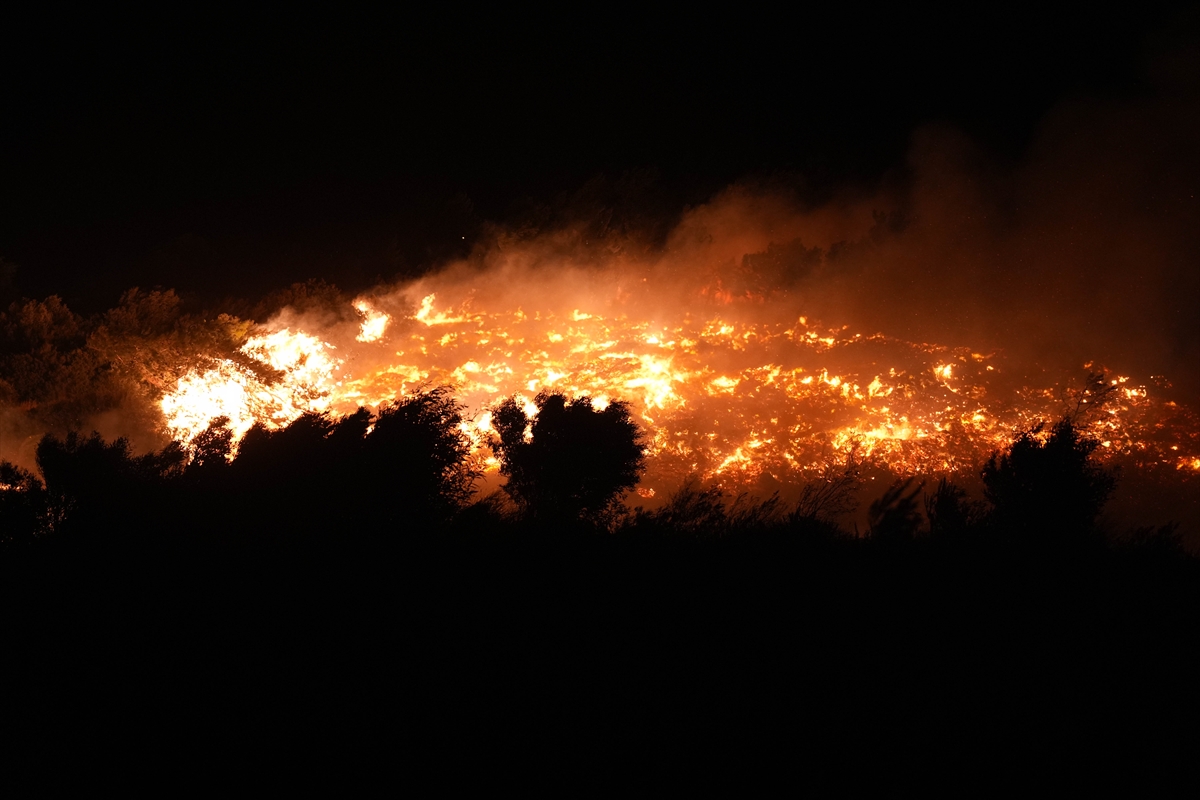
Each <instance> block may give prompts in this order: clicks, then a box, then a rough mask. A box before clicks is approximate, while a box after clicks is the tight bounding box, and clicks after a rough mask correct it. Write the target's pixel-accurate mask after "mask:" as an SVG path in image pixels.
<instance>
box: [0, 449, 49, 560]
mask: <svg viewBox="0 0 1200 800" xmlns="http://www.w3.org/2000/svg"><path fill="white" fill-rule="evenodd" d="M47 512H48V507H47V504H46V490H45V487H44V486H42V482H41V481H40V480H38V478H37V476H36V475H34V474H33V473H32V472H30V471H29V470H25V469H21V468H20V467H18V466H16V465H14V464H10V463H9V462H7V461H4V462H0V544H20V543H26V542H30V541H32V540H33V538H34V537H35V536H38V535H39V534H42V533H45V532H46V531H47V530H48V529H49V526H50V523H51V520H49V519H47Z"/></svg>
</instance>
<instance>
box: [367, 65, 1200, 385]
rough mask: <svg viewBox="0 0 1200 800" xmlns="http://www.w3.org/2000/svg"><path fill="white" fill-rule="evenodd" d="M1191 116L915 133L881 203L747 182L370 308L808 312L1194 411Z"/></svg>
mask: <svg viewBox="0 0 1200 800" xmlns="http://www.w3.org/2000/svg"><path fill="white" fill-rule="evenodd" d="M1177 72H1178V71H1177ZM1175 74H1177V73H1175ZM1196 101H1197V94H1196V86H1195V85H1194V83H1188V82H1187V81H1181V80H1178V79H1177V78H1172V77H1170V76H1168V78H1159V79H1158V81H1157V83H1156V84H1155V85H1154V89H1153V91H1152V92H1151V93H1149V94H1147V95H1145V96H1140V97H1132V98H1119V99H1106V100H1096V99H1077V100H1073V101H1070V102H1067V103H1064V104H1062V105H1060V106H1059V107H1058V108H1056V109H1055V110H1054V111H1053V112H1052V113H1050V114H1049V115H1048V116H1047V117H1046V118H1045V119H1044V120H1043V122H1042V124H1041V125H1040V127H1039V129H1038V131H1037V133H1036V136H1035V137H1034V139H1033V141H1032V143H1031V144H1030V146H1029V147H1028V149H1027V152H1026V153H1025V155H1024V157H1023V158H1022V159H1020V160H1019V161H1016V162H1005V161H1004V160H1002V159H1000V158H997V157H994V156H992V155H991V154H989V153H988V152H987V151H986V149H984V148H983V147H981V146H979V145H978V144H976V143H974V142H973V141H972V140H971V139H970V138H969V137H968V136H967V135H965V134H964V133H962V132H961V131H958V130H955V129H954V128H951V127H948V126H944V125H932V126H927V127H924V128H922V129H920V130H917V131H916V132H915V133H914V134H913V136H912V142H911V147H910V150H909V155H908V158H907V162H906V163H905V164H904V165H902V166H901V167H899V168H897V169H896V170H894V171H893V172H892V173H890V174H888V175H886V176H884V178H883V179H882V180H880V181H879V183H878V184H877V185H875V186H871V187H862V186H856V187H847V188H845V189H843V190H840V191H836V192H834V193H833V195H832V197H830V198H826V199H824V200H823V201H822V202H819V203H816V202H812V201H811V200H806V199H805V197H804V192H803V190H802V189H797V188H796V187H795V186H794V185H789V183H788V181H786V180H782V179H774V180H766V181H762V180H760V181H744V182H741V183H738V184H736V185H734V186H731V187H728V188H727V189H725V190H723V191H722V192H720V193H719V194H717V195H716V196H714V197H712V198H710V199H709V200H708V201H707V202H705V203H703V204H702V205H699V206H697V207H694V208H689V209H686V210H684V211H683V212H682V213H680V214H679V216H678V217H677V219H676V221H675V223H674V225H673V227H671V228H670V232H669V233H668V234H667V235H666V236H665V237H662V238H661V240H660V241H653V239H654V237H653V236H652V235H648V234H639V233H638V232H637V231H638V230H642V231H646V230H652V229H654V228H655V225H656V223H657V221H654V220H644V221H642V224H641V225H621V226H613V225H611V224H610V222H611V219H612V218H613V216H614V213H615V214H616V215H617V216H620V214H621V210H620V209H619V208H618V209H615V210H614V209H613V208H612V207H600V208H596V207H595V206H594V204H593V205H592V206H590V207H589V208H587V209H586V210H585V213H584V214H583V215H580V216H578V217H576V218H574V219H570V218H569V214H566V215H564V216H566V217H568V218H567V219H565V220H563V221H561V222H560V224H559V225H558V226H557V227H554V228H551V229H546V228H542V229H533V230H530V229H529V228H528V227H527V226H526V227H520V226H509V227H504V226H493V227H492V228H491V229H490V230H489V231H488V233H487V235H486V236H484V237H483V238H482V239H481V240H480V242H479V243H478V244H477V246H476V248H475V251H474V252H473V253H472V255H471V256H470V257H469V258H467V259H464V260H461V261H457V262H454V263H451V264H448V265H446V266H445V267H444V268H443V269H441V270H439V271H437V272H435V273H433V274H431V275H427V276H425V277H424V278H421V279H420V280H417V281H415V282H409V283H404V284H401V285H398V286H394V287H380V288H379V289H377V290H376V292H375V294H376V295H378V296H379V297H381V298H385V302H389V303H391V304H392V305H393V306H398V305H403V304H405V303H407V304H408V305H409V306H410V307H415V305H416V304H417V303H419V301H420V299H421V298H422V297H424V296H426V295H428V294H431V293H436V294H437V295H438V298H439V305H441V304H443V303H450V304H455V305H457V304H460V303H462V302H471V303H475V304H476V305H480V306H485V307H493V308H494V307H501V306H507V307H517V306H522V307H525V308H527V309H530V310H532V309H538V308H542V309H554V310H557V311H561V310H563V309H568V310H569V309H571V308H587V309H589V310H591V311H593V312H608V313H629V314H633V313H640V314H642V315H644V316H646V317H647V319H649V320H654V319H657V318H665V317H668V316H671V315H678V314H680V313H681V312H683V313H692V314H695V315H702V314H704V313H706V311H705V308H706V307H707V306H711V305H714V304H715V305H724V306H726V307H727V308H725V309H723V313H726V314H728V313H734V314H748V315H755V316H759V317H768V316H769V317H775V316H778V317H781V318H783V317H788V316H792V317H794V316H797V315H807V316H810V317H816V318H818V319H820V320H822V321H823V322H824V323H825V324H827V325H831V326H838V327H840V326H841V325H849V326H851V328H852V329H855V330H858V331H861V332H863V333H864V334H868V333H873V332H883V333H885V334H889V335H893V336H897V337H901V338H905V339H911V340H916V341H936V342H940V343H942V344H947V345H954V346H959V345H961V346H969V347H972V348H975V349H978V350H987V349H1002V350H1004V351H1006V352H1007V353H1008V354H1009V355H1010V356H1014V357H1016V360H1018V361H1020V362H1023V363H1027V364H1028V365H1029V368H1030V369H1031V370H1041V369H1062V368H1074V369H1078V368H1081V366H1082V365H1083V364H1084V363H1085V362H1095V363H1097V364H1098V365H1102V366H1106V367H1108V368H1110V369H1112V370H1115V371H1119V372H1125V373H1135V374H1138V375H1141V376H1143V377H1145V376H1149V375H1165V376H1168V377H1169V378H1170V379H1171V380H1172V381H1174V382H1176V384H1177V386H1178V387H1179V388H1181V389H1183V390H1184V391H1185V392H1186V397H1187V398H1189V399H1194V398H1195V397H1196V396H1197V394H1198V392H1200V373H1197V371H1196V370H1195V369H1194V367H1195V365H1196V364H1197V363H1200V324H1197V322H1198V319H1197V303H1198V302H1200V268H1198V265H1200V202H1198V201H1197V198H1196V191H1197V186H1200V156H1198V155H1197V152H1196V149H1195V146H1194V143H1195V142H1196V141H1200V104H1198V103H1197V102H1196ZM601 221H602V222H603V224H601Z"/></svg>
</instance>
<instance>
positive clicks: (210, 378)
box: [161, 328, 342, 444]
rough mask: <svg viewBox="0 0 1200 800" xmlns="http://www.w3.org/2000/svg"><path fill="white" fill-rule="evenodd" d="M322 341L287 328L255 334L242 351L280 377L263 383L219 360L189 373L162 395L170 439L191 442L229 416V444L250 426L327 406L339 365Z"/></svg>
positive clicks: (281, 422) (283, 421)
mask: <svg viewBox="0 0 1200 800" xmlns="http://www.w3.org/2000/svg"><path fill="white" fill-rule="evenodd" d="M332 349H334V348H333V346H332V345H330V344H329V343H327V342H322V341H320V340H319V339H317V338H316V337H314V336H311V335H309V334H307V333H304V332H302V331H298V332H296V333H292V332H291V331H290V330H289V329H287V328H284V329H283V330H279V331H275V332H274V333H271V334H268V335H265V336H254V337H251V338H250V339H248V340H247V341H246V343H245V344H244V345H242V348H241V352H243V353H244V354H246V355H247V356H249V357H250V358H252V359H254V360H255V361H258V362H259V363H261V364H262V365H264V366H266V367H270V368H271V369H273V370H278V371H279V372H280V373H282V377H281V378H280V379H279V380H278V381H276V382H268V381H267V380H264V379H263V378H261V377H259V375H258V374H257V373H255V372H253V371H251V370H249V369H247V368H246V367H244V366H242V365H239V364H237V363H235V362H233V361H231V360H229V359H222V360H221V361H219V362H218V363H217V365H216V366H215V367H211V368H209V369H205V370H191V371H189V372H188V373H186V374H185V375H184V376H183V377H182V378H180V379H179V383H178V385H177V386H176V388H175V390H174V391H173V392H170V393H168V394H166V395H165V396H164V397H163V399H162V401H161V407H162V411H163V415H164V416H165V418H166V428H167V431H168V432H169V433H170V435H171V436H172V437H173V438H174V439H176V440H177V441H180V442H182V443H184V444H187V443H190V442H191V441H192V439H194V438H195V437H196V436H197V435H198V434H200V433H201V432H203V431H204V430H205V429H206V428H207V427H208V426H209V424H210V423H211V421H212V420H213V419H215V418H217V417H228V418H229V428H230V430H231V431H232V432H233V436H234V441H235V442H237V441H239V440H241V438H242V436H244V435H245V433H246V431H248V430H250V428H251V426H253V425H254V423H255V422H261V423H263V424H264V425H266V426H267V427H268V428H272V429H275V428H281V427H284V426H286V425H288V424H290V423H292V422H293V421H295V420H296V419H297V418H298V417H299V416H300V415H301V414H304V413H305V412H308V411H316V412H323V411H328V410H330V408H331V403H332V399H333V395H334V393H335V391H336V390H337V389H338V388H339V387H340V382H339V381H338V380H337V379H336V376H335V374H334V373H335V372H337V371H339V370H340V369H341V365H342V361H341V359H339V358H336V357H334V356H332V355H331V354H330V353H329V352H328V351H329V350H332Z"/></svg>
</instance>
